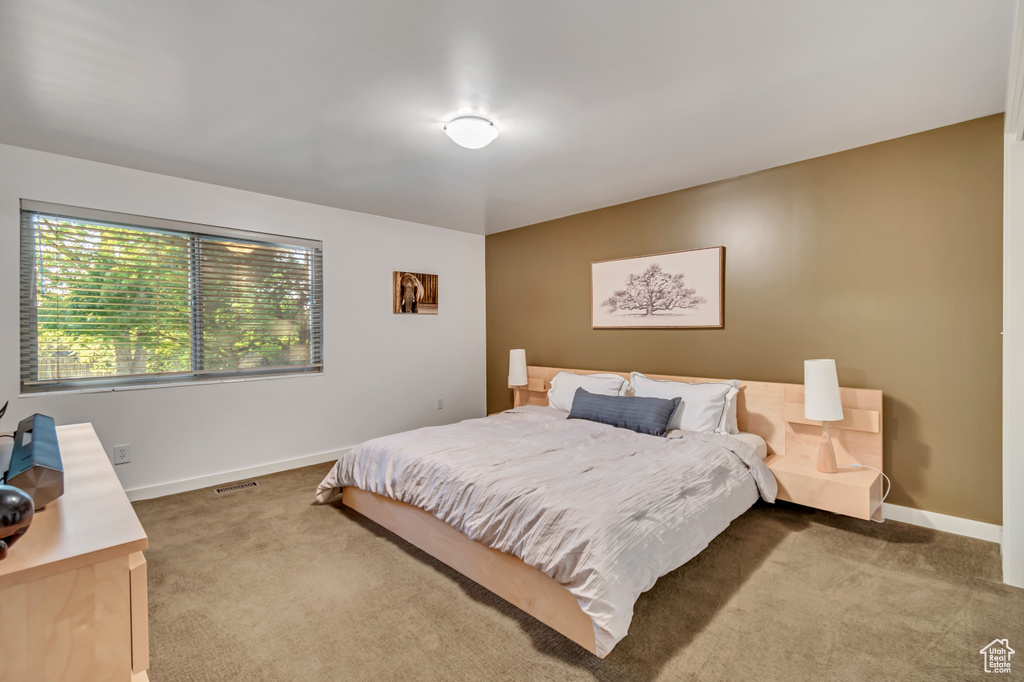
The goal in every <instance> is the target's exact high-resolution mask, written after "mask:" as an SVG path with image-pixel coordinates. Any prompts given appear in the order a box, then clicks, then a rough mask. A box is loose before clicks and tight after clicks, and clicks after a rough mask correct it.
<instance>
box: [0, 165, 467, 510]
mask: <svg viewBox="0 0 1024 682" xmlns="http://www.w3.org/2000/svg"><path fill="white" fill-rule="evenodd" d="M21 198H24V199H34V200H38V201H49V202H54V203H60V204H68V205H72V206H84V207H88V208H96V209H104V210H110V211H120V212H124V213H135V214H141V215H147V216H155V217H160V218H170V219H173V220H183V221H189V222H195V223H205V224H209V225H219V226H224V227H234V228H241V229H246V230H256V231H264V232H272V233H279V234H287V235H295V236H300V237H308V238H311V239H320V240H323V243H324V249H323V254H324V319H325V322H324V324H325V330H324V360H325V372H324V374H323V375H322V376H300V377H289V378H281V379H272V380H267V381H246V382H234V383H217V384H202V385H190V386H184V387H178V388H154V389H146V390H138V391H125V392H106V393H85V394H64V395H44V396H38V395H33V396H26V397H20V396H19V395H18V394H19V387H20V386H19V376H20V370H19V359H18V347H19V324H18V315H19V261H18V251H19V210H18V209H19V204H18V200H19V199H21ZM394 270H409V271H413V272H429V273H437V274H438V275H439V287H440V291H439V294H440V295H439V299H440V314H439V315H436V316H431V315H417V316H412V315H395V314H393V313H392V312H391V296H392V291H391V286H392V285H391V273H392V271H394ZM0 320H2V322H0V404H2V401H3V400H6V399H10V400H11V407H10V410H9V411H8V415H7V417H5V418H4V420H3V423H2V424H0V430H11V429H13V428H14V425H15V424H16V423H17V421H18V420H20V419H22V418H23V417H25V416H28V415H30V414H33V413H36V412H39V413H43V414H48V415H51V416H53V417H54V418H55V419H56V420H57V423H58V424H70V423H76V422H85V421H88V422H92V423H93V425H94V426H95V428H96V431H97V433H98V434H99V437H100V440H101V441H102V442H103V444H104V446H106V448H107V450H108V455H109V454H110V448H111V447H112V446H113V445H115V444H122V443H130V444H131V447H132V461H131V463H129V464H122V465H119V466H117V467H115V470H116V471H117V473H118V475H119V476H120V478H121V482H122V484H123V485H124V486H125V488H126V489H128V490H132V489H145V488H149V487H151V486H157V488H155V490H167V489H173V488H174V487H175V486H173V485H172V486H161V485H160V484H165V483H169V482H175V481H182V480H184V479H191V478H196V477H203V476H205V477H208V478H207V479H205V480H204V481H203V482H204V483H205V484H210V483H211V482H216V481H222V480H228V479H230V476H219V477H218V476H215V475H216V474H220V473H222V472H231V471H235V470H240V469H248V468H253V467H260V466H264V465H267V466H266V467H265V468H270V469H273V468H280V465H275V464H274V463H279V462H281V461H282V460H289V459H294V458H300V457H308V456H311V455H317V454H319V453H330V452H332V451H336V450H338V449H341V448H344V447H346V446H351V445H354V444H356V443H359V442H361V441H363V440H366V439H368V438H371V437H375V436H379V435H383V434H387V433H393V432H397V431H401V430H405V429H410V428H414V427H418V426H424V425H430V424H440V423H447V422H453V421H458V420H460V419H465V418H469V417H478V416H483V415H484V411H485V396H484V390H485V378H484V377H485V375H484V372H485V360H484V337H485V326H484V238H483V237H482V236H480V235H473V234H468V233H464V232H457V231H453V230H445V229H441V228H437V227H430V226H425V225H418V224H414V223H408V222H403V221H399V220H392V219H388V218H381V217H377V216H371V215H366V214H362V213H355V212H351V211H344V210H340V209H335V208H327V207H323V206H317V205H313V204H305V203H300V202H296V201H290V200H286V199H280V198H276V197H270V196H266V195H262V194H255V193H252V192H244V191H241V190H236V189H229V188H225V187H220V186H216V185H208V184H204V183H199V182H193V181H190V180H182V179H180V178H172V177H168V176H163V175H156V174H153V173H146V172H142V171H137V170H131V169H127V168H121V167H117V166H109V165H105V164H99V163H93V162H90V161H83V160H81V159H73V158H69V157H64V156H57V155H54V154H46V153H42V152H36V151H31V150H27V149H22V148H18V147H11V146H5V145H0ZM437 398H444V410H443V411H437V410H436V400H437ZM179 487H180V486H179ZM140 492H141V491H140Z"/></svg>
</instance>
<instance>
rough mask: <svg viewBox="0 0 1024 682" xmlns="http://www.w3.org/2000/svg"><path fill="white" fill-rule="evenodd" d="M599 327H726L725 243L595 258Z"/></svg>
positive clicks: (594, 307)
mask: <svg viewBox="0 0 1024 682" xmlns="http://www.w3.org/2000/svg"><path fill="white" fill-rule="evenodd" d="M590 273H591V290H590V291H591V311H592V318H591V319H592V320H593V327H594V329H644V328H646V329H651V328H654V329H720V328H722V327H723V326H724V320H725V318H724V303H725V247H724V246H712V247H709V248H705V249H692V250H689V251H675V252H673V253H659V254H656V255H653V256H639V257H636V258H619V259H616V260H606V261H598V262H596V263H591V266H590Z"/></svg>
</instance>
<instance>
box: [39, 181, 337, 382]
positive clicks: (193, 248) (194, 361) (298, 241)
mask: <svg viewBox="0 0 1024 682" xmlns="http://www.w3.org/2000/svg"><path fill="white" fill-rule="evenodd" d="M20 204H21V205H20V211H19V216H20V234H21V258H20V272H19V277H20V282H21V296H20V299H21V300H20V325H19V336H20V348H21V350H20V352H19V363H20V384H21V386H20V388H21V394H22V395H40V394H46V393H53V392H61V391H63V392H69V391H87V390H98V391H104V390H106V391H109V390H115V389H122V390H125V389H130V388H158V387H161V386H171V385H175V386H180V385H190V384H196V383H203V382H223V381H225V380H228V381H232V380H233V381H238V380H246V379H268V378H277V377H282V378H283V377H288V376H301V375H307V376H308V375H313V376H318V375H321V374H322V373H323V371H324V357H323V352H324V344H323V331H324V323H323V242H322V241H320V240H315V239H305V238H301V237H292V236H286V235H280V234H272V233H265V232H256V231H251V230H240V229H236V228H228V227H218V226H214V225H206V224H202V223H191V222H184V221H179V220H170V219H165V218H154V217H151V216H141V215H136V214H130V213H118V212H114V211H104V210H98V209H91V208H84V207H78V206H67V205H62V204H54V203H49V202H42V201H34V200H28V199H21V202H20ZM38 214H43V215H46V216H48V217H52V218H57V219H63V220H69V221H75V222H83V223H88V222H90V221H93V222H96V223H99V224H108V225H114V226H123V227H126V228H129V229H131V228H135V229H143V230H156V231H159V232H165V233H172V234H175V235H184V236H187V237H188V238H189V320H190V333H189V352H190V358H191V366H192V367H191V369H190V370H188V371H180V372H151V373H144V374H123V375H106V376H97V377H77V378H67V379H48V380H39V379H38V360H39V336H38V328H37V320H38V316H37V310H38V309H37V306H36V279H37V274H36V255H37V254H36V244H35V228H34V227H32V226H31V224H32V216H33V215H38ZM203 237H207V238H209V237H213V238H221V239H224V238H226V239H232V240H238V241H242V242H249V243H256V244H259V245H262V246H268V247H278V248H302V249H307V250H309V252H310V302H309V307H310V311H309V315H310V354H311V358H310V362H309V363H307V364H302V365H279V366H272V367H255V368H246V369H228V370H207V369H204V368H203V367H202V362H203V315H204V312H203V305H202V301H203V298H202V292H203V290H202V276H201V267H202V265H201V260H200V259H201V243H202V238H203Z"/></svg>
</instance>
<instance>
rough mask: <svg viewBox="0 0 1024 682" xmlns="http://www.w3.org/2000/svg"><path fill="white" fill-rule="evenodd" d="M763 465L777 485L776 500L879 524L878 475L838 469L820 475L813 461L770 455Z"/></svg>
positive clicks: (865, 470)
mask: <svg viewBox="0 0 1024 682" xmlns="http://www.w3.org/2000/svg"><path fill="white" fill-rule="evenodd" d="M765 463H766V464H767V465H768V468H769V469H771V470H772V473H773V474H775V480H776V481H778V482H779V495H778V497H779V499H780V500H786V501H787V502H796V503H797V504H803V505H807V506H808V507H814V508H816V509H824V510H826V511H830V512H835V513H836V514H845V515H847V516H854V517H856V518H858V519H865V520H867V519H874V520H876V521H881V520H882V475H881V474H879V473H878V472H877V471H874V470H872V469H853V468H849V467H844V466H843V465H842V464H840V465H839V471H838V472H837V473H834V474H823V473H821V472H820V471H818V469H817V465H816V463H815V461H814V460H811V459H808V458H804V457H785V456H780V455H772V456H771V457H769V458H768V459H767V460H765Z"/></svg>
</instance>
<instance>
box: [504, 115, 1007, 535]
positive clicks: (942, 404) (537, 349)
mask: <svg viewBox="0 0 1024 682" xmlns="http://www.w3.org/2000/svg"><path fill="white" fill-rule="evenodd" d="M1002 145H1003V138H1002V115H997V116H990V117H986V118H982V119H977V120H974V121H968V122H965V123H960V124H957V125H953V126H948V127H945V128H940V129H937V130H931V131H927V132H924V133H919V134H917V135H910V136H908V137H903V138H899V139H896V140H890V141H887V142H881V143H879V144H874V145H870V146H867V147H861V148H858V149H852V150H850V151H845V152H840V153H838V154H832V155H829V156H824V157H821V158H817V159H811V160H809V161H802V162H800V163H794V164H791V165H788V166H782V167H780V168H773V169H770V170H766V171H762V172H759V173H754V174H751V175H746V176H742V177H739V178H734V179H731V180H724V181H722V182H716V183H712V184H709V185H703V186H701V187H695V188H692V189H687V190H682V191H678V192H672V193H671V194H664V195H661V196H656V197H651V198H648V199H642V200H639V201H634V202H631V203H628V204H621V205H618V206H612V207H609V208H604V209H600V210H597V211H591V212H589V213H582V214H579V215H574V216H569V217H567V218H561V219H559V220H553V221H549V222H546V223H540V224H537V225H532V226H529V227H523V228H520V229H517V230H510V231H507V232H501V233H498V234H494V235H490V236H488V237H487V240H486V254H487V255H486V258H487V409H488V412H494V411H496V410H500V409H505V408H508V407H511V405H512V395H511V391H509V390H508V389H507V388H506V373H507V371H508V350H509V349H510V348H525V349H526V353H527V360H528V362H529V363H530V364H534V365H545V366H553V367H580V368H588V369H617V370H627V371H628V370H639V371H644V372H654V373H661V374H679V375H688V376H713V377H723V378H740V379H752V380H761V381H779V382H796V383H800V382H802V381H803V360H805V359H808V358H820V357H833V358H836V360H837V364H838V366H839V380H840V383H841V384H842V385H844V386H852V387H860V388H880V389H882V390H883V391H884V392H885V403H884V410H883V414H884V420H885V471H886V473H887V474H889V475H890V477H891V478H892V479H893V490H892V494H891V495H890V496H889V499H888V500H887V501H889V502H892V503H894V504H899V505H905V506H908V507H915V508H920V509H926V510H929V511H935V512H940V513H943V514H951V515H954V516H960V517H964V518H968V519H975V520H978V521H984V522H988V523H996V524H998V523H1001V517H1002V512H1001V503H1002V501H1001V492H1000V484H1001V480H1000V472H1001V435H1000V430H1001V416H1000V411H1001V402H1000V395H1001V385H1000V376H1001V340H1000V324H1001V322H1000V320H1001V305H1002V188H1003V179H1002V173H1003V146H1002ZM719 244H721V245H724V246H725V247H726V257H725V261H726V264H725V271H726V274H725V328H724V329H720V330H719V329H715V330H660V329H655V330H612V329H604V330H594V329H591V326H590V263H591V262H592V261H596V260H604V259H610V258H619V257H623V256H640V255H644V254H651V253H660V252H664V251H672V250H677V249H693V248H698V247H703V246H716V245H719Z"/></svg>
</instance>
